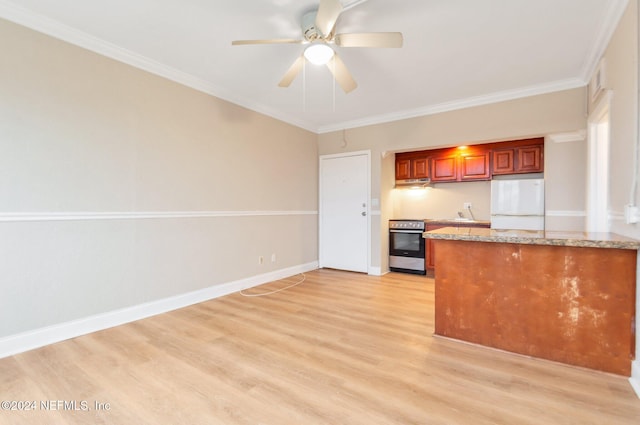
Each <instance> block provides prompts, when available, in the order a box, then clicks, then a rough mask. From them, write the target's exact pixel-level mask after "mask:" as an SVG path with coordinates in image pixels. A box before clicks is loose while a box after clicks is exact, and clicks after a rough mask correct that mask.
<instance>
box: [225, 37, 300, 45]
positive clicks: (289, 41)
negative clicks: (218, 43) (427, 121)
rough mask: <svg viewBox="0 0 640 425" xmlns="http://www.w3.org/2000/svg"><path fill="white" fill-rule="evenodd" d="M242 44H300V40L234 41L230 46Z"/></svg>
mask: <svg viewBox="0 0 640 425" xmlns="http://www.w3.org/2000/svg"><path fill="white" fill-rule="evenodd" d="M244 44H302V40H295V39H293V38H273V39H271V40H234V41H232V42H231V45H232V46H241V45H244Z"/></svg>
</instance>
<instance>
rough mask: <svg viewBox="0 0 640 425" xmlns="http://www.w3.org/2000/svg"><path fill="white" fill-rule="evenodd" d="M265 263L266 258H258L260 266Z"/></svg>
mask: <svg viewBox="0 0 640 425" xmlns="http://www.w3.org/2000/svg"><path fill="white" fill-rule="evenodd" d="M263 263H264V257H263V256H262V255H260V256H259V257H258V264H263Z"/></svg>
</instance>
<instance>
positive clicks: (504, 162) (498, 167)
mask: <svg viewBox="0 0 640 425" xmlns="http://www.w3.org/2000/svg"><path fill="white" fill-rule="evenodd" d="M513 154H514V150H513V149H500V150H495V151H493V170H492V172H493V174H513V173H515V171H516V169H515V162H514V159H513Z"/></svg>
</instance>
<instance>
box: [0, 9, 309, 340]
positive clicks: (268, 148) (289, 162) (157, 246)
mask: <svg viewBox="0 0 640 425" xmlns="http://www.w3.org/2000/svg"><path fill="white" fill-rule="evenodd" d="M0 51H1V52H2V54H1V55H0V270H2V273H1V276H0V279H1V280H2V282H1V286H2V297H1V298H2V299H1V301H0V303H1V308H0V339H1V338H2V337H4V336H8V335H13V334H17V333H20V332H25V331H30V330H34V329H38V328H42V327H45V326H49V325H55V324H59V323H63V322H68V321H73V320H77V319H82V318H84V317H88V316H92V315H96V314H101V313H105V312H109V311H114V310H118V309H122V308H124V307H129V306H135V305H138V304H141V303H147V302H153V301H156V300H159V299H162V298H164V297H171V296H176V295H179V294H184V293H189V292H190V291H196V290H201V289H203V288H210V287H215V286H217V285H222V284H226V283H229V282H232V281H238V280H242V279H247V278H250V277H254V276H258V275H261V274H265V273H269V272H275V271H278V270H288V269H290V268H295V267H299V266H303V265H309V264H313V263H314V262H317V258H318V254H317V210H318V205H317V196H318V195H317V181H318V149H317V135H315V134H313V133H310V132H307V131H305V130H301V129H299V128H296V127H293V126H291V125H288V124H285V123H282V122H279V121H276V120H274V119H271V118H268V117H265V116H263V115H260V114H257V113H254V112H251V111H248V110H246V109H243V108H241V107H239V106H235V105H232V104H230V103H227V102H224V101H221V100H219V99H216V98H214V97H212V96H209V95H206V94H203V93H200V92H197V91H195V90H192V89H189V88H186V87H184V86H181V85H178V84H176V83H173V82H170V81H168V80H165V79H163V78H160V77H157V76H153V75H151V74H148V73H146V72H143V71H140V70H138V69H135V68H132V67H130V66H127V65H124V64H121V63H118V62H116V61H113V60H110V59H107V58H104V57H102V56H99V55H97V54H93V53H91V52H88V51H86V50H83V49H81V48H78V47H75V46H72V45H69V44H66V43H64V42H61V41H58V40H55V39H53V38H50V37H47V36H44V35H42V34H39V33H36V32H34V31H31V30H28V29H25V28H23V27H20V26H18V25H15V24H12V23H9V22H6V21H1V20H0ZM273 253H275V254H276V261H274V262H272V261H271V254H273ZM260 255H262V256H264V257H265V260H266V261H265V263H264V264H262V265H259V264H258V256H260Z"/></svg>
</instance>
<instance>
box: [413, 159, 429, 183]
mask: <svg viewBox="0 0 640 425" xmlns="http://www.w3.org/2000/svg"><path fill="white" fill-rule="evenodd" d="M411 176H412V177H410V178H412V179H426V178H428V177H429V158H427V157H424V158H415V159H412V160H411Z"/></svg>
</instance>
